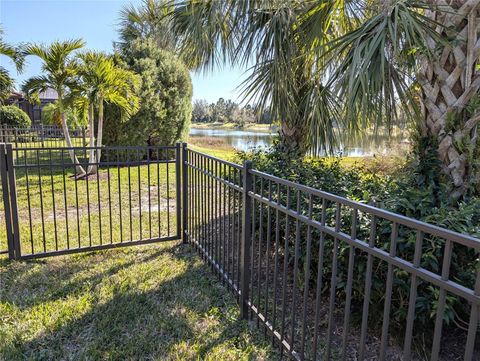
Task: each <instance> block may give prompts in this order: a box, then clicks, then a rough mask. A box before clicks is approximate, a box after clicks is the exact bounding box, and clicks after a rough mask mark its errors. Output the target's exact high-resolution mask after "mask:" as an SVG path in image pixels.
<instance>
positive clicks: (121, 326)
mask: <svg viewBox="0 0 480 361" xmlns="http://www.w3.org/2000/svg"><path fill="white" fill-rule="evenodd" d="M0 279H1V301H0V339H1V340H2V342H0V359H3V360H25V359H31V360H60V359H76V360H107V359H108V360H127V359H128V360H140V359H161V360H199V359H201V360H266V359H276V357H275V355H272V353H271V351H270V348H269V346H268V345H267V344H266V343H265V342H264V341H263V340H264V339H263V335H260V334H259V333H257V332H256V331H252V330H251V329H250V328H249V327H248V326H247V324H246V323H245V322H241V321H238V306H237V304H236V302H235V299H234V298H233V296H231V295H230V293H228V292H227V291H226V290H225V289H224V288H223V287H222V286H221V284H220V283H219V282H218V281H217V280H216V279H214V277H213V276H212V273H211V271H210V270H209V269H208V267H207V266H205V265H204V264H203V262H202V261H201V260H200V258H199V257H198V256H197V255H196V254H195V253H194V251H193V250H192V248H191V247H190V246H183V245H181V244H178V242H166V243H162V244H158V245H152V246H142V247H131V248H124V249H118V250H109V251H103V252H96V253H87V254H82V255H75V256H62V257H55V258H50V259H46V260H42V261H35V262H33V261H31V262H7V261H6V260H2V261H0Z"/></svg>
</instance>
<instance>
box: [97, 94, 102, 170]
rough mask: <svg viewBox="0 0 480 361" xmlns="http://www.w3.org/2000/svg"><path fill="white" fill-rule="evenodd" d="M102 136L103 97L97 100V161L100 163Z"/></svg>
mask: <svg viewBox="0 0 480 361" xmlns="http://www.w3.org/2000/svg"><path fill="white" fill-rule="evenodd" d="M102 137H103V98H102V97H100V99H99V101H98V130H97V163H100V158H101V157H102V148H101V147H102Z"/></svg>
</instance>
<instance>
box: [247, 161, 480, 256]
mask: <svg viewBox="0 0 480 361" xmlns="http://www.w3.org/2000/svg"><path fill="white" fill-rule="evenodd" d="M249 173H251V174H253V175H256V176H259V177H263V178H264V179H268V180H271V181H273V182H275V183H279V184H282V185H285V186H288V187H292V188H295V189H298V190H300V191H303V192H305V193H309V194H311V195H313V196H318V197H319V198H324V199H326V200H328V201H332V202H335V203H339V204H342V205H345V206H348V207H351V208H354V209H357V210H359V211H362V212H366V213H370V214H372V215H374V216H377V217H379V218H383V219H386V220H389V221H392V222H395V223H398V224H400V225H404V226H407V227H410V228H414V229H415V230H418V231H422V232H424V233H427V234H430V235H432V236H437V237H440V238H444V239H446V240H450V241H454V242H457V243H459V244H462V245H464V246H468V247H472V248H475V249H477V250H480V239H478V238H475V237H473V236H470V235H466V234H463V233H459V232H455V231H452V230H449V229H446V228H442V227H439V226H435V225H433V224H429V223H425V222H422V221H419V220H417V219H414V218H409V217H406V216H402V215H400V214H397V213H393V212H390V211H387V210H385V209H382V208H378V207H375V206H371V205H368V204H365V203H360V202H357V201H353V200H350V199H348V198H344V197H341V196H337V195H335V194H332V193H328V192H325V191H321V190H319V189H315V188H312V187H308V186H305V185H302V184H299V183H295V182H292V181H289V180H286V179H282V178H279V177H276V176H273V175H270V174H267V173H264V172H261V171H258V170H254V169H252V170H249Z"/></svg>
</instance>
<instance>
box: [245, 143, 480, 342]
mask: <svg viewBox="0 0 480 361" xmlns="http://www.w3.org/2000/svg"><path fill="white" fill-rule="evenodd" d="M429 149H430V150H432V151H435V148H434V147H431V148H429ZM238 156H239V160H240V161H241V160H245V159H249V160H251V161H252V162H253V166H254V168H255V169H258V170H260V171H263V172H265V173H269V174H273V175H275V176H278V177H280V178H284V179H288V180H290V181H293V182H298V183H301V184H304V185H307V186H310V187H313V188H316V189H320V190H322V191H326V192H330V193H333V194H336V195H339V196H343V197H347V198H350V199H354V200H357V201H359V202H362V203H373V202H375V203H376V204H377V205H379V206H381V207H382V208H385V209H387V210H389V211H392V212H395V213H399V214H402V215H405V216H409V217H413V218H416V219H419V220H422V221H425V222H428V223H431V224H435V225H439V226H442V227H445V228H448V229H451V230H454V231H457V232H461V233H465V234H470V235H473V236H475V237H478V238H480V197H479V196H478V195H472V197H471V198H470V199H469V201H468V202H462V203H458V204H452V203H451V201H450V199H451V198H450V197H448V192H447V190H446V189H443V188H442V186H441V185H440V184H441V182H439V180H438V179H437V178H438V177H439V175H440V174H441V172H440V171H439V170H438V169H437V168H436V167H439V164H438V161H437V159H438V158H437V157H435V156H433V155H432V156H429V151H427V152H426V154H424V157H422V158H420V159H422V161H421V162H420V163H419V162H418V161H417V162H414V161H411V160H409V161H408V162H407V163H406V164H403V165H400V166H397V167H394V169H393V170H391V171H389V172H378V170H377V169H373V168H375V167H374V166H373V168H372V165H370V166H366V165H365V164H361V165H360V164H358V165H353V166H348V167H346V166H342V164H341V161H340V159H334V160H332V159H301V158H294V157H291V156H288V155H286V154H285V153H283V152H279V151H276V150H273V151H262V150H260V151H254V152H251V153H239V155H238ZM413 159H419V158H418V157H413ZM287 165H288V166H287ZM267 183H268V182H264V184H263V187H264V188H263V191H264V194H267V192H268V189H267V188H266V187H267V186H268V185H267ZM256 186H257V187H259V188H257V192H258V189H261V185H259V184H256ZM290 197H291V201H290V202H291V204H292V205H294V206H293V207H294V208H295V205H296V197H297V195H296V192H294V191H292V192H291V193H290ZM280 198H281V203H282V204H283V205H285V204H286V203H287V200H286V198H287V192H284V191H282V192H281V193H280ZM303 202H304V203H305V204H307V203H308V198H305V199H303ZM312 212H313V215H312V217H313V218H314V219H317V220H319V219H321V212H322V207H321V205H320V204H315V205H314V206H313V211H312ZM258 213H259V212H257V220H256V221H257V222H259V219H258ZM358 216H359V221H358V230H357V238H358V239H361V240H364V241H365V242H367V243H368V240H369V236H370V228H371V222H372V217H371V216H369V215H366V214H363V213H361V212H360V214H359V215H358ZM264 221H266V220H265V219H264ZM276 222H277V220H276V219H275V217H273V218H272V223H271V229H272V230H274V229H275V227H276ZM278 222H279V228H280V232H281V234H284V233H283V232H284V231H285V224H286V223H285V220H284V219H280V220H279V221H278ZM326 223H327V225H330V226H332V227H334V224H335V205H333V204H331V203H327V209H326ZM257 225H258V223H257ZM351 225H352V210H351V209H348V207H345V208H343V207H342V211H341V230H342V231H343V232H345V233H347V234H348V233H349V232H350V228H351ZM291 227H294V222H293V219H292V220H291ZM256 228H257V230H258V226H257V227H256ZM263 229H267V225H266V224H265V225H264V227H263ZM291 229H293V228H291ZM300 230H301V232H302V234H301V237H300V238H299V239H300V240H301V245H300V262H299V264H298V269H297V272H298V274H299V275H300V279H299V282H300V284H304V282H305V278H304V264H303V262H304V261H305V259H306V249H307V247H306V240H307V231H308V230H307V227H300ZM376 230H377V237H376V240H375V245H376V247H378V248H381V249H383V250H385V251H386V252H389V249H390V241H391V233H392V223H391V222H387V221H382V220H380V221H379V222H378V225H377V228H376ZM311 232H312V233H311V235H312V238H311V239H312V249H313V250H317V249H318V246H319V244H318V242H319V239H320V238H321V235H320V231H318V230H316V229H314V230H311ZM291 233H292V234H293V235H291V238H290V239H289V242H288V247H289V249H288V254H289V255H291V256H290V258H289V260H288V262H289V264H290V267H292V269H293V268H294V257H293V256H292V255H294V254H295V235H294V233H295V232H293V231H292V232H291ZM271 239H272V240H273V239H275V235H274V234H272V235H271ZM415 243H416V232H415V231H412V230H411V229H407V228H406V227H399V233H398V239H397V256H398V257H401V258H403V259H405V260H408V261H410V262H412V261H413V256H414V251H415ZM338 246H339V247H338V263H337V266H338V268H337V279H338V280H339V282H338V285H337V296H338V299H339V300H342V299H345V288H346V280H347V275H348V261H349V252H350V246H349V245H348V244H346V243H343V242H339V243H338ZM272 247H273V246H272ZM333 248H334V240H333V238H331V237H328V236H326V237H325V259H324V273H323V279H324V282H325V286H324V288H323V291H324V292H325V293H328V292H329V281H330V279H331V274H332V261H333V259H332V256H333ZM444 248H445V240H442V239H438V238H436V237H433V236H430V235H425V237H424V240H423V243H422V256H421V267H423V268H425V269H427V270H430V271H432V272H434V273H436V274H440V273H441V270H442V262H443V258H444V257H443V254H444ZM284 253H285V251H283V250H280V254H284ZM354 267H355V268H354V272H353V275H354V277H353V293H352V297H353V299H352V320H353V321H360V318H359V315H362V306H363V300H364V298H365V273H366V268H367V254H366V253H365V252H361V251H360V250H357V251H356V256H355V263H354ZM479 267H480V262H479V258H478V254H477V252H475V251H474V250H473V249H471V248H467V247H462V246H458V245H457V246H455V247H454V248H453V257H452V264H451V267H450V279H452V280H455V282H457V283H459V284H461V285H463V286H466V287H469V288H472V289H473V287H474V283H475V277H476V274H477V270H478V268H479ZM317 268H318V252H317V251H313V252H312V260H311V264H310V278H309V282H311V286H312V287H315V285H314V284H313V282H314V280H315V279H316V277H317ZM373 269H374V273H373V278H372V285H373V287H372V293H371V301H370V313H369V320H370V322H371V323H370V324H373V325H375V326H376V327H381V320H382V318H383V305H384V298H385V285H386V279H387V273H388V267H387V264H386V263H385V262H380V261H379V260H375V261H374V263H373ZM410 282H411V277H410V276H409V274H407V273H406V272H405V271H402V270H401V269H398V268H394V280H393V284H394V287H393V294H392V313H391V323H392V324H393V326H394V327H395V328H396V329H397V330H399V331H400V334H402V333H401V331H403V327H404V326H405V324H406V317H407V310H408V307H407V306H408V299H409V291H410ZM438 298H439V289H438V288H436V287H433V286H431V285H430V284H429V283H427V282H420V283H419V286H418V297H417V300H416V319H415V332H416V335H417V337H419V338H423V337H425V341H426V342H430V341H429V339H430V337H431V336H432V330H433V324H434V322H435V316H436V307H437V303H438ZM469 312H470V308H469V304H468V303H467V302H466V301H465V300H463V299H461V298H459V297H456V296H454V295H452V294H448V297H447V304H446V311H445V316H444V321H445V324H446V327H447V328H448V327H451V328H459V327H460V328H462V327H464V326H465V325H468V315H469Z"/></svg>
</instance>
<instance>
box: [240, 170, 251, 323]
mask: <svg viewBox="0 0 480 361" xmlns="http://www.w3.org/2000/svg"><path fill="white" fill-rule="evenodd" d="M251 169H252V162H250V161H245V162H244V163H243V211H242V233H241V234H242V240H241V252H240V318H241V319H244V320H246V319H248V304H247V302H248V298H249V291H250V285H249V281H250V248H251V243H252V237H251V235H252V202H251V198H250V195H249V194H248V192H249V191H251V190H252V189H253V187H252V186H253V183H252V174H251V173H250V170H251Z"/></svg>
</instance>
